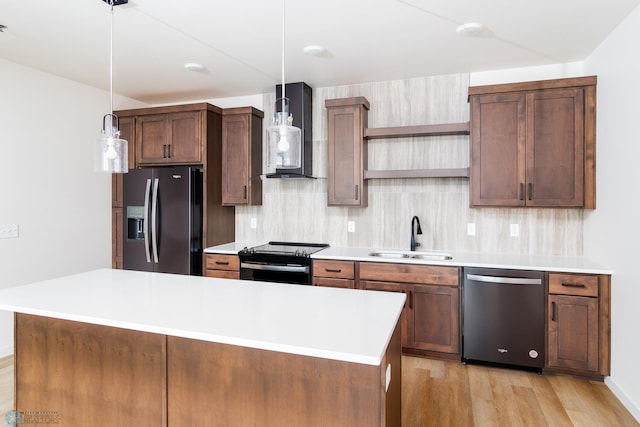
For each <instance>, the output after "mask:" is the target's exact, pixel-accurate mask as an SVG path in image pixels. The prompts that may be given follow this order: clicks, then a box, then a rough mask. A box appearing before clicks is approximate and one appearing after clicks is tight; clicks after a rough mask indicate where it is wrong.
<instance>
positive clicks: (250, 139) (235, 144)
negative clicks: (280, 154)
mask: <svg viewBox="0 0 640 427" xmlns="http://www.w3.org/2000/svg"><path fill="white" fill-rule="evenodd" d="M263 116H264V114H263V112H262V111H260V110H256V109H255V108H252V107H240V108H227V109H226V110H224V111H223V116H222V204H223V205H228V206H229V205H261V204H262V180H261V179H260V174H261V173H262V118H263Z"/></svg>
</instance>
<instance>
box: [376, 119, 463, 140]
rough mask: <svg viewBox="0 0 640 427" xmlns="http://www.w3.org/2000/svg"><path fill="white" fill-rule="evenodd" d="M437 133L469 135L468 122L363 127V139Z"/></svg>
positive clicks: (435, 134) (436, 134) (437, 134)
mask: <svg viewBox="0 0 640 427" xmlns="http://www.w3.org/2000/svg"><path fill="white" fill-rule="evenodd" d="M439 135H469V122H464V123H446V124H437V125H421V126H398V127H387V128H364V139H381V138H402V137H412V136H439Z"/></svg>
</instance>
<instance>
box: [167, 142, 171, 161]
mask: <svg viewBox="0 0 640 427" xmlns="http://www.w3.org/2000/svg"><path fill="white" fill-rule="evenodd" d="M167 157H168V158H171V144H167Z"/></svg>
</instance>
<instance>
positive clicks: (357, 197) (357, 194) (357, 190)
mask: <svg viewBox="0 0 640 427" xmlns="http://www.w3.org/2000/svg"><path fill="white" fill-rule="evenodd" d="M356 200H358V185H356Z"/></svg>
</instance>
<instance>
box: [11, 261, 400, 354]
mask: <svg viewBox="0 0 640 427" xmlns="http://www.w3.org/2000/svg"><path fill="white" fill-rule="evenodd" d="M404 301H405V295H404V294H401V293H390V292H374V291H362V290H350V289H335V288H326V287H319V286H301V285H289V284H280V283H264V282H252V281H241V280H231V279H215V278H205V277H196V276H182V275H174V274H162V273H145V272H137V271H126V270H111V269H103V270H95V271H90V272H87V273H81V274H77V275H72V276H67V277H61V278H58V279H52V280H46V281H42V282H37V283H33V284H29V285H23V286H18V287H14V288H8V289H4V290H1V291H0V309H1V310H6V311H13V312H18V313H26V314H33V315H38V316H47V317H53V318H58V319H65V320H72V321H79V322H85V323H92V324H97V325H104V326H113V327H117V328H125V329H132V330H138V331H145V332H151V333H158V334H164V335H172V336H177V337H183V338H193V339H198V340H203V341H211V342H217V343H222V344H231V345H238V346H243V347H251V348H257V349H264V350H272V351H278V352H284V353H292V354H299V355H305V356H312V357H320V358H326V359H333V360H340V361H345V362H354V363H361V364H367V365H380V363H381V362H382V358H383V356H384V354H385V351H386V349H387V346H388V344H389V341H390V339H391V336H392V335H393V332H394V329H395V327H396V324H397V322H398V321H399V318H400V314H401V312H402V307H403V305H404Z"/></svg>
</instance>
